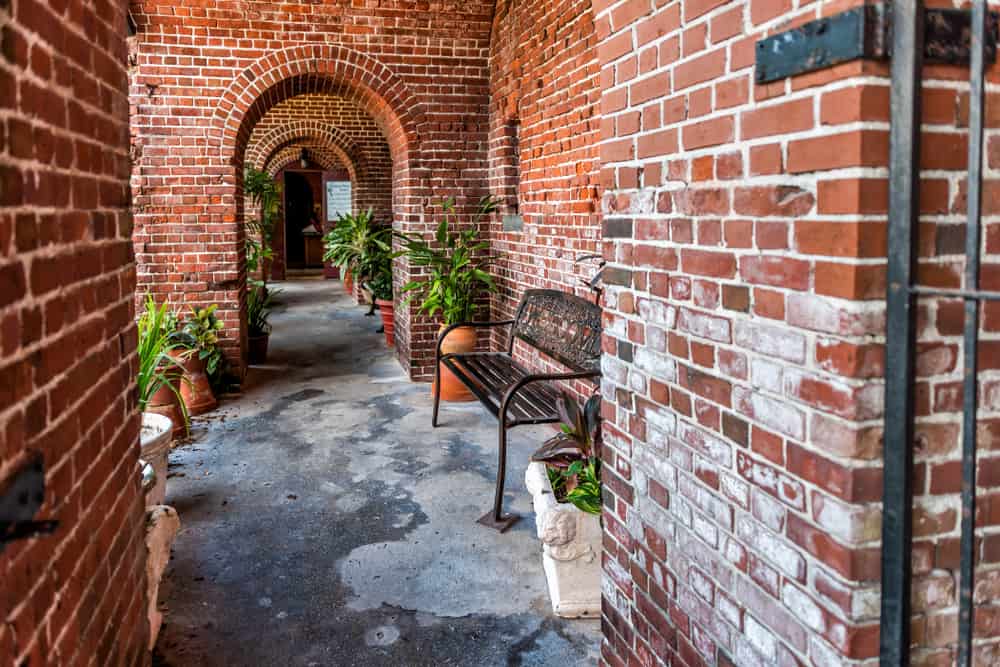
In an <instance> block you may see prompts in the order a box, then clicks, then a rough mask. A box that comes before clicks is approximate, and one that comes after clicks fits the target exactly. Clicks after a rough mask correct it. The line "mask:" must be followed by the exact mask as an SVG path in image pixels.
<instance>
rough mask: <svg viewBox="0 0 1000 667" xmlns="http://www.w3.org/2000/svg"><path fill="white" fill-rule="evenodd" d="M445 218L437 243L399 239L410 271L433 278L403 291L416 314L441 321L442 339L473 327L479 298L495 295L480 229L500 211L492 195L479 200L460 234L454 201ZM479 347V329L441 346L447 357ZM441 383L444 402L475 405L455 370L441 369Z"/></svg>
mask: <svg viewBox="0 0 1000 667" xmlns="http://www.w3.org/2000/svg"><path fill="white" fill-rule="evenodd" d="M441 208H442V209H443V213H444V216H443V219H442V220H441V222H440V224H438V227H437V231H436V233H435V235H434V243H433V244H431V243H428V242H426V241H424V240H423V239H421V238H417V237H412V236H406V235H403V234H401V235H400V236H401V237H402V239H403V244H404V248H405V250H404V253H405V254H406V255H407V257H408V258H409V260H410V264H411V265H412V266H417V267H425V268H427V269H428V272H429V276H428V277H427V278H426V279H425V280H414V281H411V282H409V283H407V284H406V285H405V286H404V287H403V291H404V292H408V293H409V294H410V296H409V298H408V299H407V303H409V302H410V301H411V300H412V299H414V298H416V299H417V300H418V301H419V307H418V309H417V310H418V311H419V312H420V313H422V314H424V315H426V316H427V317H430V318H432V319H440V321H441V327H440V329H439V330H438V335H441V333H442V332H444V330H445V329H446V328H448V327H450V326H452V325H456V324H463V323H471V322H473V320H474V317H475V314H476V311H477V310H478V309H479V299H480V297H482V296H483V295H485V294H487V293H490V292H495V291H496V285H495V283H494V282H493V277H492V276H491V275H490V274H489V272H488V271H487V270H486V267H487V265H488V263H489V261H490V259H489V257H486V256H485V255H484V253H485V251H486V249H487V248H488V247H489V244H488V243H486V242H485V241H480V240H479V230H478V226H479V223H480V221H481V220H482V218H483V217H485V216H487V215H489V214H490V213H492V212H493V211H495V210H496V208H497V203H496V200H495V199H494V198H493V197H492V196H489V195H487V196H485V197H483V198H482V199H480V200H479V206H478V207H477V209H476V213H475V215H474V216H473V220H472V226H471V227H470V228H468V229H464V230H461V231H451V230H450V227H451V224H452V214H453V213H454V210H455V200H454V199H452V198H449V199H447V200H445V201H444V202H443V203H442V204H441ZM475 348H476V330H475V329H474V328H472V327H470V326H459V327H457V328H455V329H452V330H451V331H449V332H448V335H447V336H446V338H445V339H444V340H443V341H441V352H442V353H444V354H451V353H465V352H471V351H473V350H474V349H475ZM437 377H438V381H439V382H440V383H441V399H442V400H445V401H471V400H474V399H475V397H474V396H473V395H472V392H470V391H469V390H468V389H466V387H465V385H464V384H462V382H461V381H460V380H459V379H458V378H456V377H455V376H454V375H453V374H452V372H451V371H449V370H448V369H447V368H445V367H444V366H440V367H439V368H438V372H437Z"/></svg>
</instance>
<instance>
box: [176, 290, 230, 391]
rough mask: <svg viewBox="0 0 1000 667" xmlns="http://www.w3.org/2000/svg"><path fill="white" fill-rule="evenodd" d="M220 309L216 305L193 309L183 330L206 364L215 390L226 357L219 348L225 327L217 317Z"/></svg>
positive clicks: (223, 368)
mask: <svg viewBox="0 0 1000 667" xmlns="http://www.w3.org/2000/svg"><path fill="white" fill-rule="evenodd" d="M218 308H219V306H218V305H217V304H214V303H213V304H212V305H211V306H208V307H207V308H192V309H191V315H190V317H188V319H187V320H186V321H185V322H184V325H183V327H182V329H181V332H182V333H183V334H184V335H186V336H187V337H188V339H189V340H190V347H191V349H192V350H194V351H195V352H196V353H197V355H198V358H199V359H201V360H202V361H204V362H205V372H206V373H207V374H208V378H209V380H210V381H211V382H212V385H213V388H214V387H215V385H216V384H217V383H218V380H219V378H220V376H221V375H222V373H223V371H224V370H225V357H224V356H223V354H222V349H221V348H220V347H219V332H220V331H222V327H223V325H222V322H220V321H219V318H218V317H216V315H215V311H216V310H218Z"/></svg>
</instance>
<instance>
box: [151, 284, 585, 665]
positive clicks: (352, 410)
mask: <svg viewBox="0 0 1000 667" xmlns="http://www.w3.org/2000/svg"><path fill="white" fill-rule="evenodd" d="M278 287H279V288H280V289H281V290H282V293H281V295H280V296H279V297H278V300H279V301H280V303H281V305H280V306H279V307H278V308H277V309H276V312H275V314H274V316H273V318H272V320H273V323H274V332H273V334H272V336H271V347H272V349H271V355H270V359H269V363H268V365H267V366H266V367H258V368H254V369H252V370H251V373H250V375H249V377H248V381H247V383H246V385H245V386H244V393H243V395H242V396H240V397H239V398H238V399H233V400H227V401H223V405H222V407H221V408H220V409H219V410H218V411H216V412H215V413H213V414H212V415H209V416H208V418H206V419H203V420H198V422H197V423H196V430H195V436H194V438H193V440H192V442H191V443H190V444H185V445H182V446H180V447H178V448H177V449H175V450H174V451H173V452H172V454H171V459H170V463H171V468H170V471H171V477H170V479H169V482H168V492H167V502H168V503H169V504H171V505H173V506H174V507H176V508H177V510H178V512H179V513H180V516H181V521H182V524H183V527H182V531H181V533H180V534H179V536H178V538H177V542H176V543H175V547H174V556H173V560H172V562H171V565H170V567H169V568H168V570H167V575H166V578H165V580H164V583H163V587H162V589H161V590H162V595H161V599H162V600H163V601H164V604H165V607H166V625H165V626H164V629H163V631H162V633H161V636H160V641H159V644H158V647H157V656H156V661H157V663H158V664H165V665H173V666H175V667H180V666H187V665H365V666H368V665H406V666H411V665H412V666H415V665H435V666H438V665H470V666H477V667H479V666H486V665H553V666H559V667H563V666H568V665H587V664H593V663H594V662H595V661H596V656H597V653H598V646H599V641H600V638H599V633H600V628H599V624H598V622H597V621H564V620H560V619H557V618H555V617H554V616H553V615H552V612H551V607H550V605H549V600H548V595H547V592H546V590H545V580H544V577H543V574H542V567H541V554H540V549H541V544H540V542H539V541H538V540H537V538H536V537H535V535H534V520H533V516H532V515H531V507H530V501H529V498H528V496H527V494H526V492H525V490H524V487H523V479H522V476H523V474H524V467H525V462H526V460H527V457H528V454H529V453H530V452H531V451H532V449H533V448H534V447H536V446H537V444H538V443H539V442H540V441H541V438H543V437H545V435H546V433H547V431H545V430H537V429H536V430H532V429H520V430H517V429H516V430H515V431H514V437H513V438H512V443H511V447H512V450H511V459H510V460H511V466H510V467H511V469H512V470H511V472H510V477H511V479H510V483H509V484H508V499H509V501H510V503H509V505H508V506H509V507H511V508H513V509H514V510H516V511H518V512H519V513H521V514H523V515H525V519H524V520H522V521H521V522H520V523H519V524H518V525H517V526H515V527H514V528H513V529H512V530H511V531H509V532H507V533H506V534H504V535H500V534H498V533H496V532H494V531H492V530H489V529H486V528H484V527H482V526H479V525H477V524H476V523H475V519H476V518H477V517H479V516H480V515H482V514H483V512H485V511H486V509H487V508H488V507H489V504H490V502H491V498H492V487H493V481H494V475H495V466H496V463H495V456H496V454H495V452H496V444H495V443H496V431H495V428H496V427H495V422H494V420H493V419H492V417H489V415H487V413H486V412H485V410H483V409H482V408H481V407H479V406H478V405H475V404H466V405H457V406H456V405H454V404H445V405H444V406H443V407H442V417H443V421H444V424H445V425H444V427H442V428H439V429H432V428H431V425H430V410H431V400H430V392H429V387H428V386H427V385H417V384H412V383H410V382H409V381H408V380H407V379H406V378H405V377H404V375H403V372H402V369H401V368H400V366H399V365H398V363H397V362H396V361H395V359H394V358H393V357H392V356H391V354H390V353H389V352H388V350H387V348H386V347H385V343H384V339H383V338H382V336H381V334H376V333H374V332H375V329H376V327H377V323H376V322H375V318H369V317H365V316H364V312H365V309H364V308H362V307H358V306H355V305H353V304H352V303H350V302H349V300H348V298H347V297H346V296H345V295H344V293H343V290H342V289H341V287H340V283H339V282H333V281H326V282H324V281H318V280H317V281H301V282H288V283H284V284H280V285H278Z"/></svg>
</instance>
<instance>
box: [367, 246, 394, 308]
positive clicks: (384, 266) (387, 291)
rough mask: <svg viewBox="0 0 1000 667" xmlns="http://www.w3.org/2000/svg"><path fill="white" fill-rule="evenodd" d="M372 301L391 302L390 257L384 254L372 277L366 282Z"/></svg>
mask: <svg viewBox="0 0 1000 667" xmlns="http://www.w3.org/2000/svg"><path fill="white" fill-rule="evenodd" d="M368 285H369V287H370V288H371V291H372V298H373V299H380V300H382V301H392V256H391V255H390V254H388V253H386V255H385V258H384V260H383V261H382V262H381V263H380V264H379V265H378V268H377V269H376V270H375V273H374V275H372V277H371V279H370V280H369V281H368Z"/></svg>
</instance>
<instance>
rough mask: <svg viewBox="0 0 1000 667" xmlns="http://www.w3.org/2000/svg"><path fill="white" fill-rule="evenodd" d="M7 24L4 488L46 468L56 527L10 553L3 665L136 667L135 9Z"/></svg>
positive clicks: (0, 99)
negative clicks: (128, 18) (18, 476)
mask: <svg viewBox="0 0 1000 667" xmlns="http://www.w3.org/2000/svg"><path fill="white" fill-rule="evenodd" d="M0 24H2V26H3V28H2V31H0V44H2V49H0V485H4V483H5V481H6V480H7V479H8V477H9V475H11V474H12V473H13V472H14V471H15V470H16V469H18V468H19V467H20V465H21V464H23V463H24V462H25V460H26V458H27V457H28V456H29V453H40V454H41V455H42V456H43V457H44V464H45V469H46V477H45V480H46V489H45V499H44V503H43V505H42V507H41V509H40V511H39V513H38V518H44V519H55V520H57V521H59V527H58V529H57V530H56V531H55V533H53V534H51V535H48V536H44V537H39V538H33V539H24V540H18V541H16V542H13V543H10V544H7V545H5V546H3V547H2V550H0V664H4V665H8V664H10V665H13V664H31V665H68V664H100V665H132V664H143V663H145V662H147V661H148V658H147V655H148V654H147V652H146V642H147V637H148V632H149V630H148V625H147V621H146V616H145V609H146V601H145V572H144V559H145V546H144V544H143V529H144V525H145V521H144V511H143V510H144V508H143V502H142V497H141V492H140V488H139V476H138V457H139V443H138V433H139V417H138V413H137V411H136V402H135V393H134V388H133V382H132V377H133V376H134V372H135V368H136V365H135V354H134V350H135V340H136V336H135V325H134V322H133V318H134V309H133V302H132V299H133V290H134V287H135V268H134V265H133V259H132V245H131V240H130V237H131V233H132V218H131V215H130V213H129V210H128V207H129V200H128V177H129V165H128V159H129V154H128V99H127V78H126V72H125V60H126V55H127V54H126V48H125V34H124V30H125V8H124V6H123V5H122V4H120V3H96V4H95V3H77V4H70V3H65V2H55V3H53V2H36V1H34V0H14V1H13V2H5V3H2V4H0Z"/></svg>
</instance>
